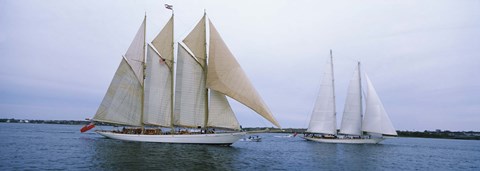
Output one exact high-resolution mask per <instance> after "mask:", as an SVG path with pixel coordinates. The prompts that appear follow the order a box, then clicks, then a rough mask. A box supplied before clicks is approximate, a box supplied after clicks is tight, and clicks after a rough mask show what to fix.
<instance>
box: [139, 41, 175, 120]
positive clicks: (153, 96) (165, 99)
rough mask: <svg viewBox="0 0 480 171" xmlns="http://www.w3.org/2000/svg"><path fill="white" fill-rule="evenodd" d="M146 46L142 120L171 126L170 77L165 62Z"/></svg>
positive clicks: (169, 70) (168, 68)
mask: <svg viewBox="0 0 480 171" xmlns="http://www.w3.org/2000/svg"><path fill="white" fill-rule="evenodd" d="M164 60H165V59H163V58H162V57H161V56H160V55H159V54H158V53H157V52H155V50H154V49H153V48H152V47H151V46H148V49H147V67H146V74H145V100H144V112H143V122H144V123H145V124H149V125H158V126H165V127H169V126H171V123H170V122H171V119H170V117H171V116H170V115H171V110H172V108H171V103H172V101H171V98H170V96H171V95H172V93H173V92H172V87H171V86H172V83H171V81H172V78H171V73H170V72H171V69H170V67H169V66H168V65H167V62H166V61H164Z"/></svg>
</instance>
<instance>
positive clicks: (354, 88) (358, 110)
mask: <svg viewBox="0 0 480 171" xmlns="http://www.w3.org/2000/svg"><path fill="white" fill-rule="evenodd" d="M361 93H362V90H361V83H360V66H357V68H356V69H355V72H354V73H353V78H352V80H350V84H349V85H348V92H347V98H346V101H345V108H344V110H343V117H342V125H341V127H340V133H342V134H348V135H362V94H361Z"/></svg>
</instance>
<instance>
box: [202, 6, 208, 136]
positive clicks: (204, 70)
mask: <svg viewBox="0 0 480 171" xmlns="http://www.w3.org/2000/svg"><path fill="white" fill-rule="evenodd" d="M203 12H204V13H203V15H204V18H205V63H204V64H205V67H204V69H203V72H204V76H205V89H206V91H205V121H204V124H203V125H204V126H203V127H204V128H205V130H207V124H208V113H209V110H208V94H209V93H208V88H207V81H206V80H207V69H208V64H207V61H208V60H207V59H208V57H207V50H208V44H207V24H208V23H207V10H206V9H204V11H203Z"/></svg>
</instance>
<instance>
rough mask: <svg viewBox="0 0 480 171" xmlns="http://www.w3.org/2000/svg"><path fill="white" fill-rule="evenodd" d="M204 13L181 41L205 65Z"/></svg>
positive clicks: (205, 37)
mask: <svg viewBox="0 0 480 171" xmlns="http://www.w3.org/2000/svg"><path fill="white" fill-rule="evenodd" d="M205 20H206V15H204V16H203V18H202V19H201V20H200V21H199V22H198V23H197V25H196V26H195V28H193V30H192V31H191V32H190V33H189V34H188V35H187V37H185V39H184V40H183V43H185V45H187V47H188V48H189V49H190V50H191V51H192V52H193V54H194V55H195V57H196V58H197V59H198V62H199V63H200V64H201V65H202V66H203V67H205V65H206V64H205V61H206V60H205V59H206V58H207V56H206V55H207V52H206V50H207V48H206V44H207V42H206V40H207V36H206V32H205V30H206V28H205Z"/></svg>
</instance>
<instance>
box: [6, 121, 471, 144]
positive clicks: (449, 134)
mask: <svg viewBox="0 0 480 171" xmlns="http://www.w3.org/2000/svg"><path fill="white" fill-rule="evenodd" d="M0 123H27V124H28V123H29V124H64V125H86V124H89V123H90V121H86V120H85V121H79V120H30V119H14V118H11V119H0ZM95 124H96V125H104V126H116V125H113V124H109V123H98V122H97V123H95ZM243 130H244V131H248V132H252V133H303V132H305V131H306V129H305V128H284V129H279V128H273V127H255V128H252V127H251V128H243ZM397 133H398V136H399V137H420V138H444V139H463V140H480V132H476V131H449V130H440V129H437V130H435V131H429V130H425V131H400V130H397Z"/></svg>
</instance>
